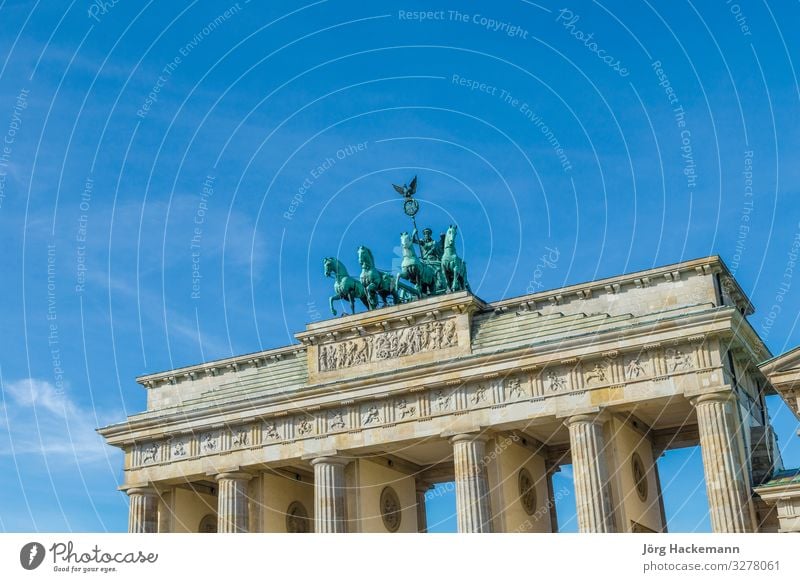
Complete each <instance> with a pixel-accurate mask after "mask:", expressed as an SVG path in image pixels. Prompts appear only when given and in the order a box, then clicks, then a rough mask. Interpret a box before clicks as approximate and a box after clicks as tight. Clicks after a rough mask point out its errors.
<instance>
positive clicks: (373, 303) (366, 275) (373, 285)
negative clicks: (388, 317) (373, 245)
mask: <svg viewBox="0 0 800 582" xmlns="http://www.w3.org/2000/svg"><path fill="white" fill-rule="evenodd" d="M358 262H359V264H360V265H361V285H363V286H364V291H365V293H366V294H367V301H369V308H370V309H376V308H377V307H378V297H380V298H381V301H383V306H384V307H386V306H387V305H389V302H388V298H389V297H391V298H392V304H393V305H398V304H399V303H400V296H399V294H398V292H397V287H396V281H395V280H394V278H393V277H392V275H391V274H390V273H387V272H385V271H381V270H379V269H377V268H375V258H374V257H373V256H372V251H371V250H369V249H368V248H367V247H365V246H364V245H361V246H360V247H358Z"/></svg>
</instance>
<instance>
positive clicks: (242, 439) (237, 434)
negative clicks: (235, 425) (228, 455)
mask: <svg viewBox="0 0 800 582" xmlns="http://www.w3.org/2000/svg"><path fill="white" fill-rule="evenodd" d="M231 444H232V445H233V446H234V447H246V446H248V445H249V444H250V438H249V435H248V434H247V429H245V428H239V429H237V430H236V431H234V433H233V436H232V437H231Z"/></svg>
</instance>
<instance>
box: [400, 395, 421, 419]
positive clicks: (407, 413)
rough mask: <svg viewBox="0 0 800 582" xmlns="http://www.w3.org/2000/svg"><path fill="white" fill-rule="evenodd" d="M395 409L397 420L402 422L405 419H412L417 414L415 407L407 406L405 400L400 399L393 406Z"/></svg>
mask: <svg viewBox="0 0 800 582" xmlns="http://www.w3.org/2000/svg"><path fill="white" fill-rule="evenodd" d="M395 407H396V409H397V418H398V419H399V420H403V419H405V418H407V417H409V418H413V417H414V416H416V414H417V407H416V406H411V405H409V404H408V402H407V401H406V399H405V398H401V399H400V400H398V401H397V404H396V405H395Z"/></svg>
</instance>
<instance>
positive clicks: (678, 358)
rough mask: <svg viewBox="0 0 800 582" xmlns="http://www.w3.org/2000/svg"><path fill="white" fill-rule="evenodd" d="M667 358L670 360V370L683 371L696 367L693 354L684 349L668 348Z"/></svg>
mask: <svg viewBox="0 0 800 582" xmlns="http://www.w3.org/2000/svg"><path fill="white" fill-rule="evenodd" d="M667 360H668V361H669V371H670V372H682V371H684V370H691V369H692V368H694V359H693V358H692V354H688V353H686V352H684V351H683V350H667Z"/></svg>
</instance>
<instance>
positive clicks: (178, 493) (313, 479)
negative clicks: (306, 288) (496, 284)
mask: <svg viewBox="0 0 800 582" xmlns="http://www.w3.org/2000/svg"><path fill="white" fill-rule="evenodd" d="M725 281H729V282H728V283H725ZM720 282H723V286H724V287H725V288H724V289H722V290H720ZM751 311H752V306H751V305H750V304H749V302H748V301H747V299H746V298H745V297H744V295H743V294H742V293H741V290H739V289H738V286H736V285H735V283H730V277H729V273H728V272H727V270H726V268H725V266H724V264H723V263H722V262H721V261H720V260H719V259H718V258H716V257H709V258H706V259H698V260H695V261H687V262H684V263H680V264H678V265H670V266H668V267H664V268H660V269H651V270H648V271H643V272H640V273H633V274H630V275H625V276H620V277H613V278H610V279H606V280H602V281H596V282H592V283H587V284H583V285H574V286H571V287H566V288H563V289H558V290H554V291H549V292H543V293H536V294H533V295H527V296H524V297H516V298H513V299H507V300H503V301H498V302H495V303H490V304H487V303H485V302H483V301H481V300H480V299H478V298H476V297H474V296H473V295H471V294H469V293H467V292H457V293H451V294H445V295H442V296H436V297H430V298H426V299H422V300H420V301H416V302H413V303H409V304H403V305H398V306H391V307H387V308H384V309H378V310H373V311H369V312H365V313H358V314H356V315H351V316H346V317H342V318H337V319H331V320H327V321H321V322H316V323H313V324H309V325H308V326H307V327H306V330H305V331H303V332H301V333H298V334H297V335H296V337H297V339H298V340H299V341H300V343H299V344H296V345H293V346H287V347H283V348H279V349H275V350H267V351H264V352H259V353H256V354H248V355H244V356H238V357H234V358H227V359H225V360H221V361H217V362H208V363H205V364H202V365H198V366H188V367H185V368H181V369H178V370H171V371H168V372H164V373H159V374H149V375H147V376H143V377H141V378H140V379H139V381H140V382H141V383H142V384H143V385H144V386H145V387H146V388H147V390H148V409H147V411H145V412H143V413H141V414H136V415H133V416H131V417H130V418H129V419H128V420H127V421H126V422H122V423H119V424H117V425H113V426H109V427H106V428H103V429H101V434H103V436H105V438H106V439H107V440H108V442H109V443H110V444H112V445H114V446H118V447H120V448H122V449H123V450H124V451H125V485H124V486H125V488H128V489H134V488H141V487H156V488H157V489H158V491H159V492H161V491H162V490H163V491H164V496H163V497H162V498H161V499H162V501H161V504H162V505H165V504H167V505H168V504H171V506H173V507H175V508H177V509H176V510H175V512H174V519H171V520H162V521H163V522H164V523H163V524H162V526H161V527H162V529H163V528H166V527H172V528H173V529H174V530H175V531H198V529H201V522H202V523H206V524H207V523H208V521H209V519H212V520H213V518H214V517H216V518H218V519H219V520H220V528H219V529H220V531H221V530H222V529H223V528H228V529H230V528H232V529H235V530H237V531H242V530H243V529H244V530H246V529H253V528H255V529H258V530H263V531H286V530H287V529H288V528H289V526H287V523H289V522H287V511H288V508H289V507H290V506H291V507H295V508H296V507H298V505H296V504H295V505H292V504H293V503H295V502H296V503H299V504H301V505H303V507H304V508H305V510H306V513H307V514H308V518H309V520H312V519H313V521H314V523H315V529H316V530H317V531H345V530H347V531H386V527H385V522H384V521H383V519H382V517H381V515H382V513H381V510H380V508H379V500H380V492H381V491H382V490H383V489H384V488H385V487H387V486H391V487H392V489H393V490H394V491H395V492H396V494H397V497H398V499H399V500H400V503H401V505H402V506H403V509H402V515H401V516H400V518H401V519H400V526H399V531H415V530H416V529H418V528H422V529H424V527H425V523H424V520H423V519H422V516H421V515H418V509H419V508H420V507H421V506H422V503H421V501H422V499H421V497H420V494H419V492H415V487H414V483H415V482H416V481H420V482H425V483H446V482H451V481H454V480H455V481H457V482H459V483H461V484H462V485H461V487H460V488H459V487H458V486H457V490H458V491H460V492H458V493H457V497H458V499H459V500H460V501H459V513H460V515H459V523H460V524H461V526H460V527H461V528H462V529H463V530H464V531H489V530H491V529H495V530H498V531H548V530H552V529H554V527H553V524H554V523H555V522H554V519H555V518H554V516H555V512H554V507H553V502H552V499H553V498H554V496H557V495H558V494H559V492H554V491H552V487H551V486H548V482H549V476H550V475H552V472H553V471H555V470H557V468H558V466H559V465H560V464H564V463H568V462H572V463H573V464H575V465H576V467H580V468H581V469H580V471H577V470H576V491H575V494H576V496H577V498H578V501H579V505H580V507H579V520H580V523H581V529H582V530H585V531H616V530H619V531H643V530H653V531H657V530H659V528H660V527H662V526H663V515H661V512H660V502H659V498H660V490H659V489H660V486H659V483H658V479H657V475H656V474H655V471H654V459H655V458H656V456H657V455H658V454H660V452H661V451H663V450H664V449H665V448H669V447H671V446H687V445H691V444H697V443H698V442H699V443H702V444H703V445H704V448H705V449H707V451H704V459H705V455H706V454H709V455H711V456H712V457H713V459H714V460H715V461H716V460H719V459H724V458H728V459H729V460H730V459H733V460H731V461H730V462H729V463H728V465H729V466H730V470H728V469H725V468H724V467H723V468H722V469H713V467H711V466H710V465H709V466H707V476H710V477H709V482H710V483H711V485H712V486H713V487H714V491H715V494H714V495H713V496H712V495H709V499H710V503H711V504H712V507H716V508H717V509H713V510H712V512H716V513H715V514H718V515H717V517H714V518H713V524H714V527H715V529H720V531H740V530H743V529H747V528H748V527H752V526H751V525H747V518H746V516H745V517H742V516H741V515H740V516H739V517H736V516H735V513H736V511H738V510H736V511H734V517H730V515H729V514H731V511H733V510H731V509H730V507H734V506H737V503H738V505H742V503H744V504H745V505H747V502H746V500H745V501H744V502H735V499H744V498H745V497H747V496H748V495H749V494H750V493H751V491H752V484H751V483H750V482H749V481H748V480H747V477H746V476H745V475H744V474H741V475H740V474H738V473H737V469H736V466H737V465H736V463H738V464H739V465H742V464H745V465H746V464H748V463H749V462H750V461H751V459H750V458H748V457H747V456H748V455H753V459H752V461H753V462H754V465H753V466H754V467H756V468H759V467H762V466H766V465H765V464H764V459H766V458H767V457H769V464H771V466H772V469H773V470H780V469H781V468H782V467H781V465H780V459H779V458H778V457H775V456H771V452H770V451H769V450H766V449H764V443H765V442H766V441H764V439H763V438H761V439H760V438H759V434H763V433H764V432H765V430H766V424H765V423H766V422H768V421H766V420H765V419H766V418H767V417H766V416H765V415H764V414H763V411H762V410H761V409H760V408H759V407H760V406H762V405H763V396H764V394H765V393H769V391H770V390H771V387H770V384H769V382H768V381H767V379H766V378H765V377H764V374H763V373H762V371H760V370H759V369H758V366H757V364H758V362H759V361H761V360H766V359H768V357H769V353H768V351H767V350H766V348H765V346H764V345H763V343H762V342H761V340H760V339H759V338H758V336H757V335H756V334H755V332H754V331H753V329H752V327H750V326H749V325H748V323H747V322H746V320H745V314H749V313H750V312H751ZM795 359H798V360H800V357H799V358H795ZM792 361H794V360H792ZM783 363H784V364H786V365H784V366H783V367H781V366H780V365H778V364H776V365H775V366H773V367H774V368H775V374H776V377H780V378H782V382H783V383H782V384H780V386H782V387H783V388H782V389H781V390H782V391H781V394H782V395H783V396H784V398H788V399H789V400H792V399H794V398H795V396H794V394H795V392H793V391H795V390H796V388H794V387H793V386H794V384H791V383H790V382H793V381H794V380H791V378H790V376H791V374H792V373H793V372H790V371H788V370H787V366H789V364H787V363H786V362H785V361H784V362H783ZM792 365H793V364H792ZM789 367H791V366H789ZM792 377H793V376H792ZM798 377H800V372H798ZM784 388H785V390H784ZM717 393H724V394H728V395H729V397H730V398H732V399H736V398H738V399H739V400H740V402H741V403H742V405H743V406H742V409H743V410H749V411H750V412H749V414H750V415H751V416H750V417H749V418H748V422H746V423H742V425H741V427H740V428H741V430H740V431H739V433H740V437H741V440H740V441H739V445H737V446H738V447H739V449H740V451H741V453H740V458H738V459H735V458H734V457H731V455H732V454H733V453H732V452H731V451H732V449H731V448H730V447H728V448H727V449H726V448H725V447H726V445H725V444H724V443H723V442H722V439H723V437H724V435H725V434H728V433H727V432H725V431H727V430H729V429H730V427H727V428H726V427H724V426H722V425H721V424H720V420H719V419H720V418H727V417H726V416H725V415H724V414H723V415H722V416H720V415H719V411H716V412H715V406H716V405H713V406H712V405H710V404H709V405H706V404H705V403H706V402H709V403H710V402H713V401H714V400H713V399H712V398H710V397H709V398H705V395H706V394H717ZM690 401H695V402H698V403H700V405H699V406H698V407H696V408H693V407H692V406H691V404H690ZM732 402H734V400H732ZM792 402H794V400H792ZM752 403H756V404H755V405H753V404H752ZM726 406H729V407H733V403H732V404H730V405H726ZM598 413H601V414H602V416H601V417H602V418H604V419H612V420H610V421H609V420H607V421H605V422H609V423H611V424H609V425H608V426H612V427H613V428H612V429H611V430H610V431H607V432H603V430H601V428H600V425H599V424H598V423H597V422H595V421H594V420H592V421H589V420H587V419H588V418H596V415H597V414H598ZM633 414H635V415H636V418H635V419H634V418H632V415H633ZM586 415H592V416H590V417H587V416H586ZM569 419H574V420H573V421H570V420H569ZM581 419H582V420H581ZM620 419H622V420H620ZM565 420H566V421H567V425H568V426H565V424H564V421H565ZM726 422H727V421H726ZM637 426H638V428H637ZM721 427H722V428H721ZM751 427H754V428H753V430H752V433H753V434H751ZM637 431H638V432H637ZM720 431H722V432H720ZM478 433H479V434H483V435H484V436H485V437H486V439H488V440H487V443H488V442H491V443H497V442H501V440H502V438H503V435H508V434H514V435H518V436H519V441H518V442H517V441H515V443H514V447H508V448H504V449H502V450H501V452H499V453H495V452H494V451H495V448H496V447H495V445H494V444H493V445H492V446H491V447H489V449H490V450H488V451H487V450H484V451H483V453H482V454H484V455H489V457H490V458H489V459H488V460H487V459H484V460H483V461H479V460H478V457H479V456H480V454H481V453H480V451H479V449H480V448H481V447H483V448H484V449H486V444H485V443H482V442H481V441H480V440H472V441H470V440H468V439H467V440H457V441H454V442H453V443H450V442H449V441H448V439H449V438H450V437H451V436H452V435H461V434H478ZM523 441H526V442H527V443H528V444H527V445H523V444H521V443H522V442H523ZM640 441H641V442H640ZM536 442H538V443H546V444H544V445H541V446H540V447H539V448H538V449H531V447H533V446H534V445H533V444H532V443H536ZM642 442H645V444H641V443H642ZM656 443H658V445H657V446H656ZM520 447H521V448H520ZM604 447H609V449H610V450H612V449H613V450H614V451H615V452H614V453H613V454H612V455H610V456H609V457H608V458H606V459H605V460H604V459H603V458H602V455H600V452H599V451H602V450H603V448H604ZM768 448H769V447H768ZM656 449H657V450H656ZM520 450H524V451H527V452H526V453H525V454H526V455H528V457H531V458H532V457H536V458H537V459H538V460H537V461H536V462H530V463H529V462H528V461H526V460H524V458H522V457H520V456H519V455H520V454H521V453H520ZM332 451H335V452H336V454H333V453H332ZM634 454H636V455H637V456H638V457H639V458H640V460H641V466H640V467H638V469H637V471H638V472H637V473H636V476H635V477H634V476H632V474H631V459H632V457H633V455H634ZM491 455H496V456H495V457H492V456H491ZM765 455H766V456H765ZM315 458H318V459H321V460H319V461H312V459H315ZM325 459H327V460H325ZM343 459H347V460H349V463H348V464H347V466H346V467H345V464H344V463H345V462H346V461H343ZM734 461H735V462H734ZM605 465H607V466H605ZM523 466H524V468H526V470H527V471H528V473H529V474H530V480H532V481H533V486H530V485H526V493H525V495H524V497H525V499H526V500H527V501H526V502H528V503H530V502H533V501H535V502H536V503H535V505H536V506H537V507H536V508H535V509H534V512H535V515H534V516H532V515H530V514H529V513H528V511H527V510H526V509H525V506H523V504H522V503H521V501H520V500H521V499H522V497H521V495H522V494H521V493H520V492H519V491H516V492H515V490H514V489H515V488H518V479H519V471H520V469H521V468H523ZM604 466H605V468H604ZM219 467H239V471H246V472H248V473H252V474H253V475H254V478H253V481H252V482H250V484H249V485H246V486H245V485H242V484H241V483H239V482H238V481H236V480H235V479H234V480H227V481H224V485H225V488H223V482H220V483H216V482H215V481H214V479H213V478H211V477H209V475H214V474H217V473H218V472H219ZM709 467H711V468H709ZM712 469H713V470H712ZM768 469H769V468H767V469H764V471H766V470H768ZM473 470H475V471H477V472H476V473H474V474H473V473H472V471H473ZM642 472H643V473H644V477H642V475H641V473H642ZM762 472H763V471H762ZM611 474H614V475H617V477H615V478H614V479H613V480H611V484H610V485H609V479H611V478H610V475H611ZM457 475H459V477H458V478H457ZM481 475H483V476H481ZM762 477H764V478H766V476H765V475H762ZM642 478H644V480H645V481H646V485H647V487H648V493H647V496H646V497H647V500H646V501H641V500H640V497H639V496H638V494H637V492H636V490H635V485H636V483H641V480H642ZM237 483H238V484H237ZM509 483H511V484H513V487H512V486H511V485H508V484H509ZM493 484H498V485H499V484H503V485H499V487H498V488H497V491H494V492H492V493H490V494H489V495H488V496H487V495H484V494H483V493H482V492H484V491H488V490H489V485H491V488H494V487H495V485H493ZM217 485H219V487H217ZM223 489H224V490H223ZM312 490H313V491H312ZM367 490H369V491H370V493H368V492H367ZM373 490H374V491H375V492H376V493H375V495H372V493H371V492H372V491H373ZM342 491H346V493H344V494H343V493H342ZM247 492H249V495H250V497H251V499H250V501H249V502H247V503H243V502H241V499H242V498H243V497H244V498H247V496H248V493H247ZM717 492H719V495H717ZM170 495H171V497H170ZM650 495H652V496H654V497H653V498H652V499H651V498H650ZM312 496H313V503H312V502H311V499H312ZM223 498H224V500H225V504H222V505H220V503H222V500H223ZM131 499H132V508H133V507H134V505H135V507H136V512H137V515H138V516H139V517H137V518H136V520H135V521H136V523H137V524H140V523H144V522H146V521H147V519H149V517H148V518H147V519H145V518H144V517H143V516H145V515H148V516H149V515H150V513H148V512H152V511H151V510H152V508H151V507H150V506H149V505H147V504H148V503H150V502H149V501H148V500H146V499H144V498H138V497H137V498H136V500H135V501H136V503H135V504H134V503H133V501H134V498H133V497H132V498H131ZM167 499H169V500H168V501H166V500H167ZM209 499H210V500H212V501H213V502H214V503H212V504H211V508H209ZM615 499H616V500H617V501H618V502H617V504H616V505H614V500H615ZM712 499H713V500H714V501H712ZM620 500H624V501H620ZM720 500H721V501H720ZM609 504H610V506H609ZM493 505H494V507H493ZM145 506H146V507H147V508H149V509H147V510H146V511H145V509H143V508H145ZM215 508H216V509H215ZM528 509H530V508H528ZM132 512H133V509H132ZM143 512H144V513H143ZM726 512H727V513H726ZM217 513H218V514H219V515H216V514H217ZM462 514H463V515H462ZM132 515H133V513H132ZM209 516H211V517H209ZM132 519H133V518H132ZM142 520H144V521H142ZM168 521H169V524H168V523H167V522H168ZM223 521H224V522H225V524H226V525H224V526H223V525H222V522H223ZM290 522H291V523H292V524H294V523H295V522H293V521H291V520H290ZM170 524H171V525H170ZM231 524H233V525H231ZM137 527H150V526H145V525H137ZM291 527H292V529H293V530H295V531H299V529H302V528H298V527H295V525H292V526H291Z"/></svg>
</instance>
